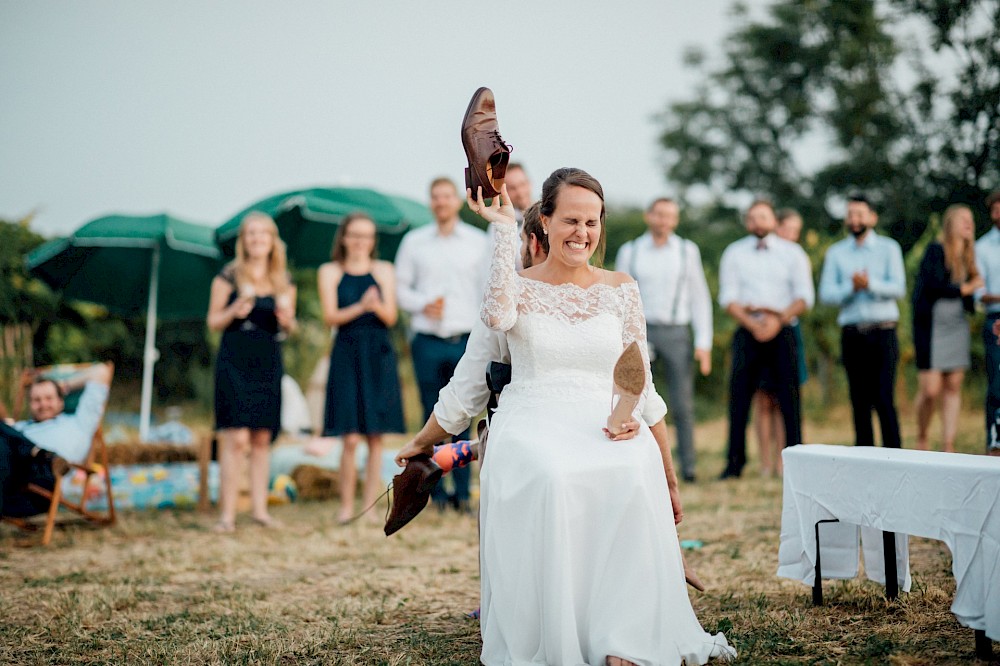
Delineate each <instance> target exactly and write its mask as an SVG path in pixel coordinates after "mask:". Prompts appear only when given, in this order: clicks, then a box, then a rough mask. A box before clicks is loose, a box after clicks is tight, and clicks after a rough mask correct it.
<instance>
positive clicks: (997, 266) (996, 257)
mask: <svg viewBox="0 0 1000 666" xmlns="http://www.w3.org/2000/svg"><path fill="white" fill-rule="evenodd" d="M976 268H978V269H979V274H980V275H982V276H983V281H985V282H986V290H985V293H987V294H992V295H994V296H997V295H1000V230H998V229H997V228H996V227H993V228H992V229H990V230H989V231H987V232H986V233H985V234H983V237H982V238H980V239H979V240H977V241H976ZM982 296H983V292H982V291H979V292H977V293H976V297H977V298H982ZM997 312H1000V303H990V304H989V305H987V306H986V313H987V314H994V313H997Z"/></svg>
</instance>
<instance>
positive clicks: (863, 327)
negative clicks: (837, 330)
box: [844, 321, 896, 334]
mask: <svg viewBox="0 0 1000 666" xmlns="http://www.w3.org/2000/svg"><path fill="white" fill-rule="evenodd" d="M895 328H896V322H894V321H869V322H862V323H860V324H846V325H845V326H844V330H845V331H855V332H857V333H861V334H866V333H874V332H875V331H891V330H894V329H895Z"/></svg>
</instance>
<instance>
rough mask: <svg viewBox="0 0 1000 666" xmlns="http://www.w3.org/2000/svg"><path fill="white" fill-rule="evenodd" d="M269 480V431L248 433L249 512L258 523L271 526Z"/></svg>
mask: <svg viewBox="0 0 1000 666" xmlns="http://www.w3.org/2000/svg"><path fill="white" fill-rule="evenodd" d="M270 480H271V431H270V430H254V431H253V432H252V433H250V511H251V515H252V516H253V519H254V520H256V521H257V522H258V523H260V524H262V525H266V526H271V525H272V524H273V523H274V521H273V520H272V519H271V516H270V515H269V514H268V512H267V489H268V485H269V483H268V482H269V481H270Z"/></svg>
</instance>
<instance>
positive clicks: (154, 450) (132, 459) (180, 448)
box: [108, 442, 198, 465]
mask: <svg viewBox="0 0 1000 666" xmlns="http://www.w3.org/2000/svg"><path fill="white" fill-rule="evenodd" d="M196 460H198V447H197V446H196V445H192V444H174V443H170V442H160V443H156V442H152V443H145V444H143V443H139V442H122V443H120V444H113V445H110V446H108V464H109V465H141V464H148V463H172V462H192V461H196Z"/></svg>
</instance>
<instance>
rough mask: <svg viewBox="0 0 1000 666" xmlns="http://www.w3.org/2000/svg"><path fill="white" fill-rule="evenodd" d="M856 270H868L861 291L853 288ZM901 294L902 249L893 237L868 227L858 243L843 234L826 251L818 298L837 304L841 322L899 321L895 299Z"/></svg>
mask: <svg viewBox="0 0 1000 666" xmlns="http://www.w3.org/2000/svg"><path fill="white" fill-rule="evenodd" d="M858 271H867V273H868V288H867V289H864V290H862V291H854V282H853V275H854V274H855V273H856V272H858ZM905 295H906V272H905V270H904V268H903V251H902V249H900V247H899V243H897V242H896V241H894V240H893V239H891V238H886V237H885V236H879V235H877V234H876V233H875V232H874V231H869V232H868V233H867V234H866V235H865V239H864V240H863V241H861V244H860V245H859V244H858V242H857V241H856V240H855V239H854V238H853V237H847V238H845V239H843V240H840V241H837V242H836V243H834V244H833V245H831V246H830V249H829V250H827V251H826V258H825V259H824V260H823V273H822V274H821V275H820V278H819V300H820V302H822V303H826V304H827V305H837V306H839V307H840V315H838V316H837V323H838V324H840V325H841V326H848V325H851V324H854V325H857V324H873V323H876V322H882V321H899V305H897V304H896V300H897V299H900V298H902V297H903V296H905Z"/></svg>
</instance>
